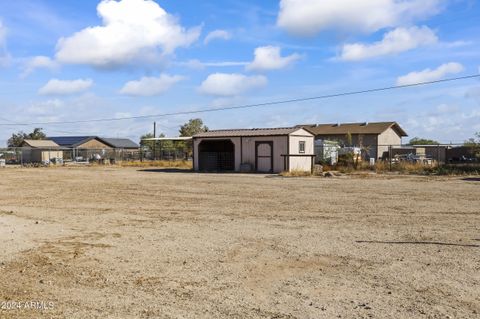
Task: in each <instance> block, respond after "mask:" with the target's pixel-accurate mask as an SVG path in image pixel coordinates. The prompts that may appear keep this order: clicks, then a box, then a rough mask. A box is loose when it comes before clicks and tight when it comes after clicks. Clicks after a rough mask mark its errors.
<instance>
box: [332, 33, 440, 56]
mask: <svg viewBox="0 0 480 319" xmlns="http://www.w3.org/2000/svg"><path fill="white" fill-rule="evenodd" d="M437 41H438V38H437V36H436V35H435V32H433V31H432V30H431V29H429V28H428V27H426V26H423V27H410V28H396V29H394V30H392V31H390V32H388V33H386V34H385V35H384V36H383V39H382V40H381V41H379V42H375V43H373V44H363V43H353V44H345V45H344V46H343V48H342V53H341V56H340V59H342V60H346V61H358V60H363V59H369V58H373V57H378V56H383V55H391V54H397V53H401V52H404V51H408V50H412V49H415V48H417V47H420V46H425V45H430V44H434V43H436V42H437Z"/></svg>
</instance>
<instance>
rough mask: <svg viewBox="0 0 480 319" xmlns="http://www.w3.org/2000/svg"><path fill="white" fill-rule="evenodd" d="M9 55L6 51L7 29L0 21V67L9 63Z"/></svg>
mask: <svg viewBox="0 0 480 319" xmlns="http://www.w3.org/2000/svg"><path fill="white" fill-rule="evenodd" d="M10 58H11V56H10V54H9V53H8V51H7V28H6V27H5V26H4V24H3V22H2V20H0V66H6V65H8V64H9V62H10Z"/></svg>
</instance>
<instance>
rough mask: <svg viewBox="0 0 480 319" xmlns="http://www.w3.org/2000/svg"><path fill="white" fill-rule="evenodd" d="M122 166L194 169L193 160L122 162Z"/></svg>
mask: <svg viewBox="0 0 480 319" xmlns="http://www.w3.org/2000/svg"><path fill="white" fill-rule="evenodd" d="M119 165H120V166H122V167H165V168H181V169H192V168H193V167H192V165H193V164H192V162H191V161H143V162H141V161H134V162H122V163H120V164H119Z"/></svg>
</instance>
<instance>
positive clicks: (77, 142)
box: [49, 136, 113, 150]
mask: <svg viewBox="0 0 480 319" xmlns="http://www.w3.org/2000/svg"><path fill="white" fill-rule="evenodd" d="M49 139H50V140H52V141H54V142H55V143H57V144H58V145H60V146H61V147H65V148H76V149H96V150H102V149H105V150H107V149H112V148H113V147H112V146H111V145H110V144H108V143H107V142H106V141H104V140H103V139H101V138H99V137H97V136H53V137H49Z"/></svg>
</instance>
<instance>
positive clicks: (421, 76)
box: [397, 62, 464, 85]
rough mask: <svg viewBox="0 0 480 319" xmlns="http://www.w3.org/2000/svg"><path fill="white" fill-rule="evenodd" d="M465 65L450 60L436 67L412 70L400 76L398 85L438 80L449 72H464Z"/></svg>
mask: <svg viewBox="0 0 480 319" xmlns="http://www.w3.org/2000/svg"><path fill="white" fill-rule="evenodd" d="M463 70H464V67H463V65H461V64H460V63H456V62H450V63H445V64H442V65H440V66H439V67H438V68H436V69H433V70H432V69H425V70H423V71H419V72H411V73H408V74H407V75H404V76H400V77H399V78H398V79H397V85H409V84H415V83H422V82H429V81H437V80H441V79H443V78H444V77H445V76H446V75H448V74H456V73H460V72H463Z"/></svg>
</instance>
